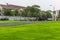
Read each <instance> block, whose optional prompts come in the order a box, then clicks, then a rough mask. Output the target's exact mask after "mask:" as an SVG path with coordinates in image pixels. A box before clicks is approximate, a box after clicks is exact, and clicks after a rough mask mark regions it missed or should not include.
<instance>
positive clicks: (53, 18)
mask: <svg viewBox="0 0 60 40" xmlns="http://www.w3.org/2000/svg"><path fill="white" fill-rule="evenodd" d="M50 6H51V7H53V9H52V10H53V11H52V20H53V21H56V11H55V6H53V5H50Z"/></svg>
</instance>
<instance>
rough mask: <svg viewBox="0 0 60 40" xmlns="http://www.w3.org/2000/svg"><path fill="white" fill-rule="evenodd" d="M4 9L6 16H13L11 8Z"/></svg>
mask: <svg viewBox="0 0 60 40" xmlns="http://www.w3.org/2000/svg"><path fill="white" fill-rule="evenodd" d="M3 11H4V15H5V16H11V10H9V9H4V10H3Z"/></svg>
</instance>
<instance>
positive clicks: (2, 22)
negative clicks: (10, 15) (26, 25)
mask: <svg viewBox="0 0 60 40" xmlns="http://www.w3.org/2000/svg"><path fill="white" fill-rule="evenodd" d="M15 22H20V21H0V24H7V23H15Z"/></svg>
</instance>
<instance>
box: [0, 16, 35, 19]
mask: <svg viewBox="0 0 60 40" xmlns="http://www.w3.org/2000/svg"><path fill="white" fill-rule="evenodd" d="M1 18H8V19H9V20H36V18H35V17H20V16H0V19H1Z"/></svg>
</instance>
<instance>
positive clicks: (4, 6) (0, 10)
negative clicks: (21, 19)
mask: <svg viewBox="0 0 60 40" xmlns="http://www.w3.org/2000/svg"><path fill="white" fill-rule="evenodd" d="M23 8H24V7H23V6H17V5H12V4H8V3H7V4H6V5H4V4H0V16H2V15H3V10H4V9H10V10H15V9H17V10H18V11H20V10H21V9H23Z"/></svg>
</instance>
